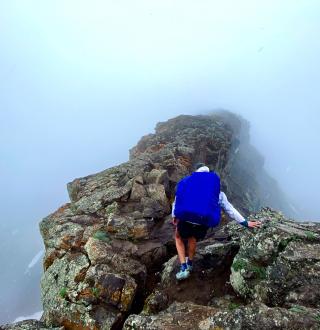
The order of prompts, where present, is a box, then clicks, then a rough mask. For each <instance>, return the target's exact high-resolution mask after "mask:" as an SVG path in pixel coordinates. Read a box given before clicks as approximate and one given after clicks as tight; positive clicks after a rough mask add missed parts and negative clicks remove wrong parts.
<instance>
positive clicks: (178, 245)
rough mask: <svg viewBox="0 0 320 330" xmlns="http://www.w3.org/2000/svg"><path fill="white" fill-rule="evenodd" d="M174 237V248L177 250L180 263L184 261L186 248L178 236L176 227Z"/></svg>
mask: <svg viewBox="0 0 320 330" xmlns="http://www.w3.org/2000/svg"><path fill="white" fill-rule="evenodd" d="M175 239H176V248H177V251H178V256H179V260H180V263H181V264H183V263H185V262H186V248H185V246H184V242H183V240H182V238H181V237H180V235H179V233H178V230H177V229H176V234H175Z"/></svg>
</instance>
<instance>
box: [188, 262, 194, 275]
mask: <svg viewBox="0 0 320 330" xmlns="http://www.w3.org/2000/svg"><path fill="white" fill-rule="evenodd" d="M187 270H188V271H189V273H191V272H192V271H193V266H191V265H188V264H187Z"/></svg>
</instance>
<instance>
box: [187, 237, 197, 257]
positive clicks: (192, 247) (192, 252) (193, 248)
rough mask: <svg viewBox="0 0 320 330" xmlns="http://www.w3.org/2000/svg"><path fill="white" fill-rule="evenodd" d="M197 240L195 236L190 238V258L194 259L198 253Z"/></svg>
mask: <svg viewBox="0 0 320 330" xmlns="http://www.w3.org/2000/svg"><path fill="white" fill-rule="evenodd" d="M196 247H197V240H196V239H195V238H194V237H190V238H188V257H189V259H190V260H193V257H194V255H195V253H196Z"/></svg>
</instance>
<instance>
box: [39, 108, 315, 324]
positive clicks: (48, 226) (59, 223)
mask: <svg viewBox="0 0 320 330" xmlns="http://www.w3.org/2000/svg"><path fill="white" fill-rule="evenodd" d="M247 129H248V128H247V123H246V122H245V121H243V120H241V119H239V118H238V117H236V116H234V115H232V114H229V113H220V114H214V115H212V116H179V117H177V118H174V119H172V120H169V121H168V122H166V123H161V124H158V125H157V127H156V132H155V134H150V135H147V136H145V137H143V138H142V139H141V140H140V142H139V143H138V144H137V146H136V147H134V148H133V149H131V151H130V160H129V161H128V162H126V163H124V164H121V165H119V166H116V167H113V168H110V169H107V170H105V171H102V172H100V173H97V174H93V175H89V176H87V177H83V178H78V179H75V180H74V181H72V182H70V183H69V184H68V186H67V187H68V192H69V196H70V203H67V204H65V205H63V206H62V207H61V208H59V209H58V210H57V211H56V212H54V213H52V214H50V215H49V216H47V217H46V218H44V219H43V220H42V222H41V223H40V230H41V234H42V237H43V240H44V244H45V247H46V254H45V257H44V270H45V272H44V274H43V277H42V281H41V288H42V301H43V309H44V314H43V317H42V320H41V321H42V322H43V323H41V324H43V326H46V327H64V328H65V329H119V328H121V327H122V324H123V322H124V321H125V319H126V318H127V316H128V314H132V313H140V312H141V311H142V309H143V306H144V312H143V313H144V314H142V315H140V316H131V317H130V318H129V320H133V319H134V318H139V320H141V322H142V323H141V324H148V322H149V321H148V320H151V319H148V317H149V318H150V317H151V315H152V320H153V319H154V322H155V323H154V324H155V325H154V326H155V327H154V328H155V329H158V328H157V326H158V325H157V324H159V325H160V324H161V318H163V317H166V315H168V313H173V314H174V313H177V314H176V316H175V317H174V319H173V321H172V322H171V321H168V323H166V324H168V329H170V327H171V329H175V327H176V326H177V325H178V326H183V327H185V328H186V329H196V328H197V327H198V326H199V327H200V323H201V322H202V321H204V320H205V319H206V318H209V317H210V315H211V316H212V315H215V313H217V312H219V310H221V306H229V305H230V304H236V303H241V304H244V303H245V300H247V301H251V300H252V299H256V298H257V299H259V300H260V301H261V302H264V303H265V304H269V305H270V306H271V305H272V306H273V305H274V306H280V307H286V306H289V305H290V304H292V303H295V302H298V303H297V304H300V299H302V301H303V304H302V305H304V306H306V308H310V307H319V306H318V305H317V303H316V301H317V300H319V299H318V298H319V297H318V294H317V293H316V292H313V293H312V295H311V296H310V295H309V296H307V295H306V291H305V290H303V292H301V287H302V286H301V285H299V283H301V281H302V279H301V280H300V282H299V281H297V282H294V280H293V279H291V278H290V276H293V277H294V278H296V277H297V276H298V267H296V266H297V265H298V263H299V262H300V261H301V260H302V259H303V258H305V259H306V260H307V259H308V260H309V259H310V260H311V261H310V260H309V261H310V262H309V261H308V262H309V263H307V262H306V268H305V270H308V271H309V275H308V277H307V279H306V280H305V282H303V283H310V282H312V286H311V287H310V288H312V289H311V290H312V291H313V290H314V291H315V289H316V288H317V287H318V289H319V286H318V277H317V275H314V276H313V275H312V274H317V269H318V268H317V267H319V265H318V263H319V261H317V260H318V259H317V258H318V256H317V254H316V253H314V252H311V251H309V249H311V248H312V249H314V248H317V243H315V242H314V241H312V242H311V241H310V240H308V244H305V241H304V240H303V241H302V242H301V244H300V245H299V244H298V242H295V241H292V240H291V241H290V240H289V241H290V242H289V241H286V242H287V243H288V244H287V245H286V247H285V248H284V249H283V250H282V251H280V250H279V249H280V248H278V250H276V251H278V252H275V253H276V254H272V253H273V252H270V255H271V256H270V257H269V256H268V255H267V254H268V252H265V254H263V253H262V252H259V256H261V260H260V259H259V260H258V262H259V263H260V262H262V260H263V262H264V264H263V265H264V266H265V267H266V268H268V267H269V268H268V269H267V270H266V272H265V273H266V274H267V275H266V278H257V277H256V275H255V273H254V272H253V273H254V274H253V275H252V274H251V278H250V276H249V275H250V274H247V273H246V274H245V275H244V273H243V271H242V270H241V269H240V268H237V267H236V266H235V265H237V260H238V259H239V258H243V259H245V260H246V262H248V263H254V262H253V261H252V260H251V259H252V258H256V257H254V256H253V257H252V254H250V253H249V252H248V251H247V250H248V249H249V247H252V248H253V247H254V244H255V243H256V242H255V241H254V237H255V236H254V235H253V234H252V233H249V232H245V230H242V229H241V228H239V227H232V226H230V225H228V226H227V227H223V228H221V229H220V231H218V232H217V231H215V232H213V233H210V235H209V236H208V237H207V239H206V241H204V242H202V243H201V244H200V245H199V248H198V254H197V258H196V264H195V272H194V275H193V277H192V278H191V279H190V280H189V281H186V282H185V283H183V284H181V286H178V287H177V285H176V283H175V280H174V272H175V269H176V267H177V266H178V265H177V262H176V259H174V258H172V257H173V255H174V254H175V247H174V242H173V227H172V225H171V224H170V212H171V203H172V201H173V198H174V189H175V186H176V183H177V182H178V181H179V180H180V179H181V178H182V177H183V176H185V175H187V174H189V173H190V172H191V171H192V166H193V165H194V164H195V163H197V162H205V163H206V164H208V165H210V166H211V168H212V169H214V170H215V171H217V172H218V173H219V174H220V176H221V179H222V186H223V189H224V191H225V192H226V193H227V195H228V198H229V199H230V200H231V201H232V203H233V204H234V205H235V206H236V207H237V208H238V209H239V210H241V211H242V212H243V213H244V215H248V214H249V213H250V212H253V211H257V210H258V209H259V208H260V207H261V206H262V205H263V204H265V202H266V201H268V202H269V201H270V199H268V198H266V197H265V196H268V194H269V195H273V196H276V199H277V201H279V205H280V204H281V205H282V206H283V205H285V200H284V199H283V197H282V195H281V192H280V191H279V189H278V188H277V187H276V185H271V184H268V182H271V181H272V179H270V178H269V176H268V175H267V174H266V173H265V171H264V169H263V159H262V157H261V156H260V155H259V154H258V153H257V152H256V151H255V150H254V149H253V148H252V146H250V143H249V138H248V131H247ZM246 154H247V155H246ZM259 182H264V187H263V189H261V187H260V185H259ZM271 204H272V203H271ZM281 205H280V206H281ZM271 217H272V219H274V221H276V218H277V216H276V215H274V214H273V215H271ZM268 223H269V222H268ZM270 223H273V222H272V221H271V222H270ZM287 223H289V222H285V223H284V222H283V223H282V225H283V226H288V225H287ZM268 226H269V225H267V224H266V225H265V228H264V229H263V230H262V232H266V234H265V235H264V234H261V235H260V236H261V237H260V240H261V242H260V243H261V244H262V245H263V246H266V247H268V246H269V245H268V244H269V243H268V242H269V236H268V235H269V231H270V234H272V233H273V230H274V231H275V232H276V231H277V230H280V229H279V228H278V227H275V228H276V229H272V228H274V226H273V225H270V226H269V227H268ZM290 226H291V227H290V228H293V227H294V225H293V224H292V223H290ZM297 226H298V225H297ZM310 226H311V225H310ZM298 227H299V226H298ZM268 228H269V229H268ZM303 228H306V227H303ZM310 228H311V227H310ZM312 228H313V227H312ZM317 228H318V227H317ZM268 230H269V231H268ZM296 230H300V229H299V228H297V229H296ZM316 230H318V229H310V230H309V229H305V231H310V232H315V231H316ZM243 235H246V236H243ZM279 235H280V234H279ZM279 235H278V236H277V237H276V236H275V238H274V239H273V238H270V240H271V243H270V244H271V245H270V246H271V248H273V247H275V246H278V245H277V244H276V240H277V239H278V238H279V237H280V238H283V239H284V240H286V239H287V238H288V237H291V236H290V235H291V234H290V233H289V234H287V235H284V234H281V235H280V236H279ZM306 235H307V234H306ZM309 236H310V234H309ZM243 237H246V238H247V239H243ZM217 240H219V242H218V241H217ZM250 242H251V243H250ZM293 243H295V244H297V246H292V244H293ZM246 244H247V245H246ZM250 244H251V245H250ZM290 244H291V245H290ZM239 248H240V252H239V255H240V257H239V258H238V256H237V257H236V259H235V261H233V258H234V256H235V255H236V254H237V252H238V250H239ZM249 250H250V249H249ZM293 250H294V252H290V251H293ZM306 250H308V252H306ZM292 253H293V256H292ZM275 255H276V260H277V261H279V262H278V263H277V266H276V267H274V268H272V267H273V266H272V262H271V259H272V258H273V257H274V256H275ZM170 258H172V259H170ZM299 258H300V259H299ZM168 260H169V261H168ZM272 260H273V259H272ZM166 261H168V263H167V264H166V266H165V268H164V271H163V272H162V274H160V273H159V272H160V271H161V269H162V265H163V264H164V263H165V262H166ZM232 262H233V265H234V267H233V268H232V269H231V270H232V277H231V279H232V285H233V287H234V289H235V291H236V292H238V293H239V294H240V295H241V297H237V296H236V294H235V292H234V291H233V288H232V287H231V285H230V283H229V275H230V272H231V271H230V268H231V264H232ZM281 262H282V263H281ZM294 265H296V266H294ZM286 267H287V268H286ZM288 267H290V271H291V270H294V271H293V272H290V271H289V272H287V273H286V272H285V269H288ZM295 267H296V268H295ZM308 267H309V268H308ZM281 272H283V273H284V274H286V275H285V276H286V277H285V278H286V279H287V280H288V281H291V282H290V283H292V285H291V286H290V287H289V289H288V290H287V291H285V290H282V291H281V290H279V297H277V298H276V297H273V296H272V294H271V293H269V292H267V291H266V290H264V291H263V285H264V284H263V283H262V282H263V281H265V280H266V279H267V280H268V281H269V282H270V285H271V287H272V288H278V287H280V286H281V283H280V284H279V283H278V282H277V274H278V273H279V274H280V273H281ZM269 273H270V274H269ZM263 274H264V273H263ZM281 274H282V273H281ZM290 274H291V275H290ZM300 278H301V277H300ZM193 280H194V281H195V282H196V287H197V288H198V289H199V290H198V294H194V292H195V291H192V288H193V287H194V283H193V282H192V281H193ZM259 283H260V284H259ZM259 285H260V286H259ZM305 287H307V285H306V286H305ZM173 288H178V289H176V290H173ZM281 289H282V288H281ZM291 289H292V290H291ZM188 290H189V291H190V293H189V294H186V291H188ZM318 291H319V290H318ZM290 292H293V293H294V294H291V295H290ZM301 297H302V298H301ZM243 299H245V300H243ZM187 300H189V301H191V302H192V305H188V304H183V302H184V301H187ZM175 301H180V302H181V303H182V304H175V305H172V306H171V307H168V306H169V305H171V304H172V303H174V302H175ZM204 304H206V305H208V306H207V307H204V306H203V305H204ZM290 306H291V305H290ZM166 308H169V309H166ZM188 310H189V311H190V318H186V319H185V318H183V314H186V313H185V312H186V311H188ZM155 313H159V314H158V315H159V316H157V315H156V314H155ZM153 314H154V315H153ZM187 314H188V313H187ZM192 315H194V316H193V317H191V316H192ZM196 315H199V316H198V318H197V319H196ZM200 315H202V316H200ZM158 317H159V318H160V319H159V318H158ZM146 318H147V319H146ZM129 320H128V321H127V322H126V325H125V326H126V327H129V326H130V322H131V321H129ZM159 320H160V321H159ZM139 322H140V321H139ZM143 322H144V323H143ZM146 322H147V323H146ZM150 322H151V321H150ZM152 322H153V321H152ZM159 322H160V323H159ZM170 322H171V323H170ZM208 322H209V321H208ZM210 322H211V321H210ZM210 322H209V323H210ZM230 322H231V321H230ZM209 323H208V324H209ZM201 324H202V323H201ZM210 324H211V323H210ZM244 324H245V323H244ZM191 325H192V327H191ZM193 326H194V327H193ZM183 327H182V328H183ZM141 329H142V328H141ZM150 329H151V328H150ZM179 329H181V327H179Z"/></svg>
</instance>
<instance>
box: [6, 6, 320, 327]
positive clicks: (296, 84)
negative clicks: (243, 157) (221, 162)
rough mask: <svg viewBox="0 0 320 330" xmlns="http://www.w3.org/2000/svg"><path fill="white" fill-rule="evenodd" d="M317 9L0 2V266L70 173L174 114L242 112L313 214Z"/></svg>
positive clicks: (105, 160) (123, 155) (24, 242)
mask: <svg viewBox="0 0 320 330" xmlns="http://www.w3.org/2000/svg"><path fill="white" fill-rule="evenodd" d="M319 17H320V2H319V1H317V0H304V1H302V0H301V1H300V0H277V1H276V0H274V1H271V0H269V1H253V0H252V1H249V0H248V1H246V0H241V1H239V0H234V1H215V0H208V1H202V0H199V1H198V0H197V1H195V0H193V1H187V0H183V1H180V0H170V1H169V0H158V1H155V0H153V1H152V0H144V1H142V0H137V1H135V0H128V1H123V0H122V1H121V0H117V1H106V0H104V1H93V0H91V1H80V0H77V1H71V0H69V1H66V0H63V1H62V0H60V1H59V0H54V1H49V0H46V1H43V0H38V1H34V0H29V1H15V0H7V1H5V0H4V1H1V3H0V45H1V52H0V152H1V153H0V155H1V157H0V173H1V174H0V177H1V182H2V189H1V190H0V200H1V219H0V220H1V222H0V242H1V243H0V259H1V261H3V260H5V259H7V258H8V253H11V252H12V250H13V249H15V254H12V255H13V256H14V257H12V259H10V263H9V262H8V269H9V270H10V271H9V270H7V271H3V273H2V276H6V277H5V279H7V280H8V281H9V279H10V280H11V279H12V271H14V270H15V271H16V272H20V271H21V272H23V271H24V269H25V268H26V267H27V265H28V263H29V262H30V260H31V259H32V257H33V256H34V255H35V254H37V253H38V252H39V250H40V249H41V248H42V242H41V239H40V237H39V234H38V227H37V226H38V222H39V221H40V220H41V218H42V217H44V216H46V215H47V214H49V213H51V212H53V211H54V210H55V209H57V208H58V207H59V206H60V205H61V204H62V203H65V202H67V201H68V196H67V191H66V183H67V182H69V181H71V180H73V179H74V178H76V177H80V176H85V175H88V174H91V173H95V172H98V171H101V170H103V169H105V168H107V167H110V166H111V165H116V164H118V163H120V162H123V161H126V160H127V159H128V149H129V148H131V147H132V146H133V145H135V144H136V142H137V141H138V140H139V138H140V137H141V136H142V135H144V134H147V133H150V132H152V131H153V129H154V126H155V124H156V123H157V122H159V121H164V120H167V119H169V118H171V117H174V116H177V115H179V114H200V113H201V114H206V113H208V112H209V111H210V110H212V109H216V108H224V109H228V110H231V111H234V112H236V113H239V114H241V115H242V116H244V117H245V118H246V119H248V120H249V121H250V123H251V135H252V142H253V144H254V145H255V146H257V148H258V149H259V150H260V151H261V152H262V154H263V155H264V156H265V158H266V168H267V169H268V171H269V173H270V174H271V175H273V176H274V177H275V178H276V179H277V180H278V182H279V184H280V186H281V187H282V189H283V190H284V191H285V192H286V193H287V194H288V195H289V196H290V198H292V200H294V201H295V202H296V205H297V206H298V207H300V208H302V209H303V214H304V218H305V219H312V220H319V219H320V216H319V211H320V206H319V203H318V199H319V197H318V196H319V194H318V187H319V186H320V176H319V174H318V171H319V170H318V169H319V165H320V164H319V159H320V156H319V149H320V148H319V145H320V134H319V126H320V68H319V58H320V38H319V32H320V20H319ZM8 241H10V244H11V245H10V244H9V243H8V244H7V242H8ZM14 242H15V243H17V242H18V244H17V245H15V246H12V244H13V243H14ZM22 250H23V251H22ZM22 256H23V257H22ZM29 259H30V260H29ZM17 260H19V265H20V266H21V270H20V269H19V270H17V267H18V261H17ZM21 260H23V261H21ZM1 283H3V281H2V282H1ZM8 285H9V284H8ZM8 287H9V289H10V290H11V291H10V293H11V296H14V295H13V294H12V292H13V291H12V290H13V289H12V287H10V286H8ZM9 289H8V290H9ZM19 290H21V288H20V289H19ZM14 292H15V291H14ZM19 292H20V291H19ZM6 299H7V298H6ZM0 304H1V301H0ZM6 305H8V303H7V304H6ZM31 312H36V310H34V311H31ZM17 316H18V315H17ZM0 323H1V319H0Z"/></svg>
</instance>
